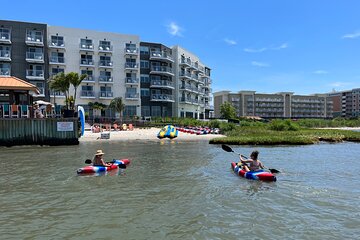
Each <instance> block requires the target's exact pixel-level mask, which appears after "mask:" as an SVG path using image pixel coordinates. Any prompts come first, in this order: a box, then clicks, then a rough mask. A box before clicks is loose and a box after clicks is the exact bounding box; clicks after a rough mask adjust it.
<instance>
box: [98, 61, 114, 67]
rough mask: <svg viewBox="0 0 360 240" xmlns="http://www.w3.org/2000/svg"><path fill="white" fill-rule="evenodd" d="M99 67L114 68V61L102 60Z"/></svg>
mask: <svg viewBox="0 0 360 240" xmlns="http://www.w3.org/2000/svg"><path fill="white" fill-rule="evenodd" d="M99 67H106V68H112V67H113V62H112V61H110V60H100V62H99Z"/></svg>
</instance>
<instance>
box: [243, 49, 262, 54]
mask: <svg viewBox="0 0 360 240" xmlns="http://www.w3.org/2000/svg"><path fill="white" fill-rule="evenodd" d="M266 50H267V48H258V49H256V48H244V52H249V53H259V52H264V51H266Z"/></svg>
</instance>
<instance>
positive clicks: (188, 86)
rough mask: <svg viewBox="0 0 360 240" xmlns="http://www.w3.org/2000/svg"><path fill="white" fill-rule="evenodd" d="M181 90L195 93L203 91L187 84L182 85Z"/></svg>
mask: <svg viewBox="0 0 360 240" xmlns="http://www.w3.org/2000/svg"><path fill="white" fill-rule="evenodd" d="M179 89H180V90H183V91H188V92H194V93H197V92H200V91H201V89H199V88H197V87H195V86H191V85H190V84H185V85H182V84H180V85H179Z"/></svg>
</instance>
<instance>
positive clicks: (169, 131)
mask: <svg viewBox="0 0 360 240" xmlns="http://www.w3.org/2000/svg"><path fill="white" fill-rule="evenodd" d="M178 133H179V131H178V130H176V127H174V126H173V125H166V126H165V127H164V128H163V129H161V130H160V131H159V133H158V135H157V137H158V138H160V139H162V138H170V139H173V138H176V137H177V136H178Z"/></svg>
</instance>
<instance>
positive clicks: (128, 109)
mask: <svg viewBox="0 0 360 240" xmlns="http://www.w3.org/2000/svg"><path fill="white" fill-rule="evenodd" d="M124 116H126V117H132V116H136V106H125V109H124Z"/></svg>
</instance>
